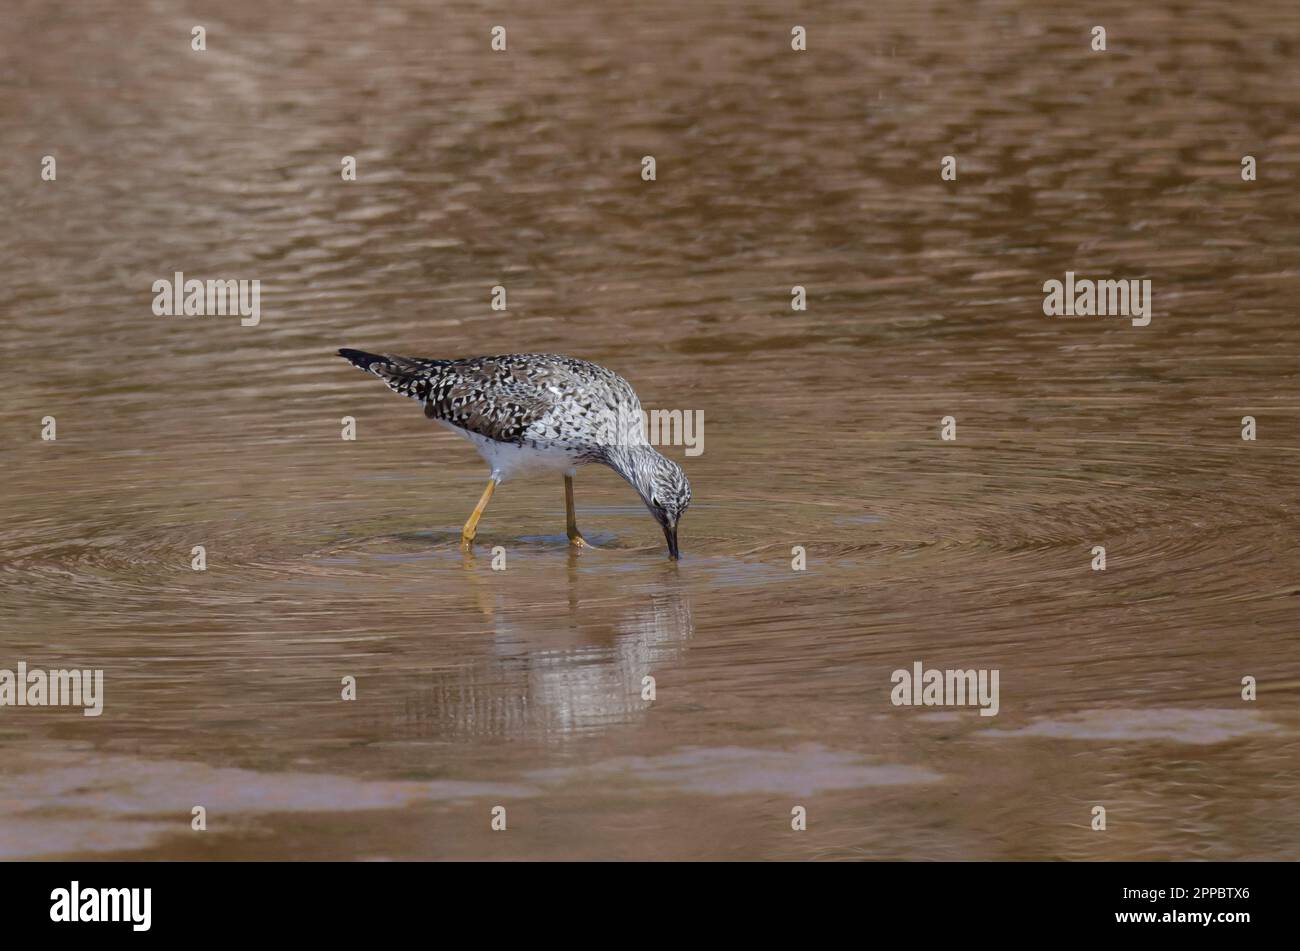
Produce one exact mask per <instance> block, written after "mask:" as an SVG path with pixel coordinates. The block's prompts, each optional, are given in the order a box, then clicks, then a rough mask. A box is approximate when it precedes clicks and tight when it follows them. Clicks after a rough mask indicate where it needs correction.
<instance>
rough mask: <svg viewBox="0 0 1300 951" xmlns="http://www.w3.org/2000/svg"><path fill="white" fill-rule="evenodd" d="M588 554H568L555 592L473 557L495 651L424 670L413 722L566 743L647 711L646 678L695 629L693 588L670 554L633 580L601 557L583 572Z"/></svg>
mask: <svg viewBox="0 0 1300 951" xmlns="http://www.w3.org/2000/svg"><path fill="white" fill-rule="evenodd" d="M507 557H509V555H507ZM586 557H589V556H588V555H583V554H580V553H578V552H570V554H569V556H568V564H567V566H566V569H565V573H564V588H563V591H562V592H560V594H561V595H562V597H560V598H555V599H550V600H548V599H539V598H537V597H536V596H535V595H531V596H529V597H527V598H524V597H522V596H521V593H520V590H521V589H519V588H518V587H516V586H515V585H513V584H512V583H511V579H510V570H514V569H510V570H507V571H493V570H491V565H490V556H489V555H488V554H487V553H486V552H484V553H483V554H481V555H474V554H473V553H468V554H466V555H465V556H464V560H463V562H462V566H463V568H464V575H465V578H466V580H467V584H466V590H467V591H468V596H469V598H470V600H471V602H472V604H473V605H474V608H475V609H476V611H477V613H478V614H479V616H481V617H482V618H483V619H484V620H485V621H488V622H490V625H489V629H490V631H491V637H492V654H491V656H489V657H483V658H478V659H475V660H472V661H470V662H469V663H467V664H465V665H463V666H459V667H456V668H455V669H451V670H439V671H433V672H431V673H429V674H428V675H426V676H425V677H423V678H421V681H420V685H419V687H417V688H416V689H415V691H414V692H413V693H412V695H410V696H409V698H408V699H407V701H406V703H405V709H404V716H403V720H404V725H405V727H406V730H407V731H408V732H409V733H411V734H413V735H416V736H421V737H428V736H435V737H437V736H441V737H446V738H453V737H455V736H476V737H481V736H485V735H487V736H519V735H529V736H534V737H537V736H544V737H547V738H552V739H558V740H563V739H565V738H569V737H573V736H575V735H579V734H581V733H583V732H584V731H592V730H601V729H606V728H609V727H611V726H615V725H618V724H621V723H627V722H631V721H635V720H637V719H639V718H640V717H642V716H644V715H645V712H646V710H647V709H649V707H650V705H651V701H650V700H649V699H645V698H644V696H645V693H646V688H647V683H646V678H647V677H657V676H658V675H659V674H660V673H662V669H663V667H664V666H665V665H667V664H669V663H671V662H672V661H673V660H675V659H676V658H677V657H678V656H679V654H680V653H681V651H682V650H683V649H684V648H685V645H686V643H687V642H688V641H689V640H690V639H691V637H692V636H693V635H694V631H695V622H694V618H693V616H692V613H691V602H690V597H689V596H688V594H687V593H686V591H685V588H684V584H683V583H682V580H681V578H680V577H679V575H678V571H677V565H676V563H674V562H657V563H655V565H654V566H653V567H650V566H645V567H644V568H642V567H641V566H638V567H637V570H636V573H635V581H634V582H633V583H627V584H616V583H615V579H614V578H612V577H611V576H610V575H609V574H608V571H607V570H603V566H602V570H592V569H591V568H588V569H587V570H586V571H585V572H584V570H583V568H584V566H583V559H584V558H586ZM550 564H551V567H550V568H549V569H548V570H550V571H554V562H551V563H550ZM629 581H633V579H631V578H629Z"/></svg>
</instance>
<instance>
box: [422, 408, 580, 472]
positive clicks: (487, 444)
mask: <svg viewBox="0 0 1300 951" xmlns="http://www.w3.org/2000/svg"><path fill="white" fill-rule="evenodd" d="M439 422H440V423H442V425H443V426H446V427H447V428H448V429H450V430H451V431H452V432H454V433H457V434H459V435H461V436H464V437H465V438H466V439H468V440H469V441H470V442H471V443H473V445H474V448H475V449H477V450H478V454H479V455H480V456H482V457H483V461H484V462H486V463H487V464H488V466H489V467H490V468H491V469H492V475H493V477H494V478H495V479H496V480H497V481H498V482H505V481H506V480H507V479H511V478H514V477H516V476H521V475H526V474H528V473H530V472H538V471H542V472H564V473H568V474H571V473H572V472H573V471H574V469H575V468H576V467H577V466H578V465H579V463H578V461H577V459H576V457H575V454H574V453H573V452H572V451H571V450H569V449H564V448H561V447H558V446H557V447H553V448H547V449H534V448H532V447H531V446H516V445H514V444H513V443H505V442H497V441H496V440H495V439H488V438H487V437H486V436H480V435H479V434H478V433H472V432H470V431H469V430H467V429H461V428H460V427H459V426H453V425H452V424H451V423H447V422H443V421H442V420H439Z"/></svg>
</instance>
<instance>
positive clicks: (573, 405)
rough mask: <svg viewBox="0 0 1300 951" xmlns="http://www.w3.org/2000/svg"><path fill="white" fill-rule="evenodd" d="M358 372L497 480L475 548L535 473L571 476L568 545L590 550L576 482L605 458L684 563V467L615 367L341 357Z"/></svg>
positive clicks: (521, 356)
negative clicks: (508, 486)
mask: <svg viewBox="0 0 1300 951" xmlns="http://www.w3.org/2000/svg"><path fill="white" fill-rule="evenodd" d="M339 356H341V357H343V358H344V359H345V360H347V361H348V362H349V363H351V364H352V365H353V366H355V367H359V368H360V369H362V370H366V371H368V372H370V373H373V374H374V375H375V376H377V377H379V378H380V379H381V380H383V381H384V382H385V383H387V384H388V387H389V389H391V390H393V391H394V392H396V393H400V394H402V395H403V396H409V397H411V398H412V399H415V400H419V402H420V403H421V404H422V405H423V406H424V415H425V416H427V417H429V418H430V419H432V420H435V421H437V422H439V423H441V424H442V425H444V426H446V427H447V428H448V429H450V430H452V431H453V432H457V433H459V434H460V435H462V436H464V437H465V438H466V439H468V440H469V441H470V442H471V443H473V444H474V447H475V448H476V449H477V450H478V451H479V455H481V456H482V457H483V460H484V461H485V462H486V463H487V464H488V466H489V468H490V469H491V474H490V475H489V476H488V484H487V488H485V489H484V490H483V495H482V497H481V498H480V499H479V500H478V505H477V506H475V508H474V512H473V514H471V515H470V517H469V520H468V521H467V522H465V527H464V528H463V529H462V530H461V544H462V546H463V547H464V548H466V549H469V548H470V547H471V546H472V544H473V542H474V536H475V535H476V534H477V531H478V523H479V519H480V518H482V517H483V511H484V509H486V508H487V505H488V502H489V501H490V500H491V498H492V493H493V491H494V490H495V489H496V487H497V486H498V485H500V484H501V483H502V482H505V481H506V480H507V479H510V478H513V477H514V476H517V475H521V474H524V473H526V472H534V471H537V470H542V471H550V472H563V473H564V505H565V514H566V516H567V518H566V521H567V530H568V535H569V542H570V544H572V545H575V546H577V547H579V548H589V547H592V546H591V545H590V544H589V543H588V542H587V540H586V539H585V538H583V537H582V533H580V532H579V531H578V521H577V516H576V514H575V513H574V510H573V476H574V474H575V473H576V471H577V468H578V467H579V466H583V465H587V464H589V463H593V462H598V463H601V464H602V465H606V466H609V467H610V468H611V469H613V470H614V471H615V472H617V473H618V474H619V475H621V476H622V477H623V478H624V479H626V480H627V482H628V484H629V485H631V486H632V488H634V489H636V492H637V495H639V496H641V501H642V502H644V503H645V506H646V508H647V509H649V510H650V514H651V515H653V516H654V518H655V521H656V522H658V523H659V525H660V527H661V528H662V529H663V531H664V538H665V539H667V541H668V557H670V558H672V559H674V560H675V559H677V557H678V555H679V552H678V549H677V525H678V523H679V522H680V521H681V518H682V513H684V512H685V511H686V507H687V506H688V505H690V504H691V484H690V482H688V481H687V480H686V473H685V472H683V471H682V467H681V466H679V465H678V464H677V463H675V462H673V461H672V460H671V459H669V458H667V457H666V456H664V455H662V454H661V453H659V452H658V451H657V450H656V449H655V448H654V447H653V446H651V445H650V444H649V443H648V442H646V438H645V433H644V429H643V427H642V425H641V421H642V415H641V401H640V400H639V399H638V398H637V395H636V392H635V391H634V390H633V389H632V387H631V385H630V384H629V383H628V382H627V380H625V379H623V378H622V377H621V376H619V375H618V374H617V373H615V372H613V371H612V370H606V369H605V368H604V367H601V366H597V365H596V364H594V363H588V362H587V361H586V360H576V359H574V358H573V357H564V356H559V355H558V354H553V353H511V354H506V355H504V356H498V357H466V358H464V359H459V360H431V359H424V358H421V357H400V356H397V355H395V354H377V353H366V352H365V351H364V350H348V349H343V350H340V351H339Z"/></svg>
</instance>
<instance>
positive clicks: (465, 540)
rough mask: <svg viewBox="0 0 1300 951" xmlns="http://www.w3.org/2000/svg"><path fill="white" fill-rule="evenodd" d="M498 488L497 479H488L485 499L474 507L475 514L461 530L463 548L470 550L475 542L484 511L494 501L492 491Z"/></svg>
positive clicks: (484, 493)
mask: <svg viewBox="0 0 1300 951" xmlns="http://www.w3.org/2000/svg"><path fill="white" fill-rule="evenodd" d="M496 487H497V480H496V479H488V484H487V488H486V489H484V490H483V497H482V498H480V499H479V500H478V505H476V506H474V514H473V515H471V516H470V517H469V520H468V521H467V522H466V523H465V527H464V528H462V529H461V530H460V544H461V547H462V548H468V547H469V546H470V544H471V543H473V541H474V536H475V535H476V534H478V520H479V519H480V518H482V517H483V510H484V509H486V508H487V504H488V502H490V501H491V500H492V491H493V490H494V489H495V488H496Z"/></svg>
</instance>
